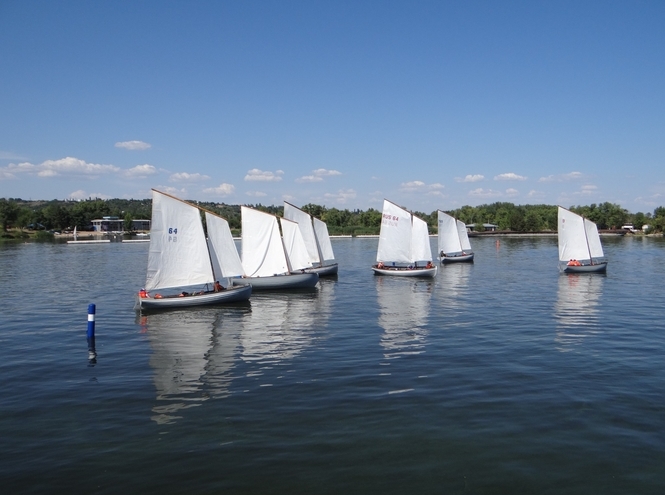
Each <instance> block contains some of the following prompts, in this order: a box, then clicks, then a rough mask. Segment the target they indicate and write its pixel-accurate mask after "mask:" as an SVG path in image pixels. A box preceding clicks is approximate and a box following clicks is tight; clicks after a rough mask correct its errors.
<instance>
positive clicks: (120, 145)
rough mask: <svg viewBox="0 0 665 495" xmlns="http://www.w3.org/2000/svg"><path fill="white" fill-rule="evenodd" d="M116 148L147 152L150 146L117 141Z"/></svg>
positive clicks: (144, 143) (137, 142)
mask: <svg viewBox="0 0 665 495" xmlns="http://www.w3.org/2000/svg"><path fill="white" fill-rule="evenodd" d="M115 147H116V148H123V149H126V150H132V151H133V150H147V149H148V148H151V147H152V145H150V144H148V143H146V142H143V141H118V142H117V143H115Z"/></svg>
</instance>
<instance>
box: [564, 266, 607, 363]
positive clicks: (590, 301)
mask: <svg viewBox="0 0 665 495" xmlns="http://www.w3.org/2000/svg"><path fill="white" fill-rule="evenodd" d="M604 283H605V276H604V275H598V274H595V275H594V274H585V273H579V274H567V275H561V276H560V277H559V289H558V294H557V301H556V305H555V308H554V317H555V318H556V320H557V335H556V341H557V342H558V343H560V344H562V345H563V346H565V347H568V346H571V345H575V344H579V343H581V341H582V340H583V339H584V338H586V337H589V336H591V335H594V334H597V333H599V313H600V299H601V296H602V294H603V284H604ZM562 350H566V349H562Z"/></svg>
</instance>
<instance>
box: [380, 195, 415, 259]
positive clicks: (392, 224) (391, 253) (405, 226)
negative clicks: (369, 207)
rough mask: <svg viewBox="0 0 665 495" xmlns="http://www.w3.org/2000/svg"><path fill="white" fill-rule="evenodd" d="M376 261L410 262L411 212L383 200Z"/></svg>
mask: <svg viewBox="0 0 665 495" xmlns="http://www.w3.org/2000/svg"><path fill="white" fill-rule="evenodd" d="M376 261H380V262H384V263H391V262H395V263H411V262H412V260H411V213H409V212H408V211H406V210H405V209H403V208H400V207H399V206H397V205H396V204H394V203H391V202H390V201H388V200H383V217H382V219H381V232H380V234H379V248H378V250H377V252H376Z"/></svg>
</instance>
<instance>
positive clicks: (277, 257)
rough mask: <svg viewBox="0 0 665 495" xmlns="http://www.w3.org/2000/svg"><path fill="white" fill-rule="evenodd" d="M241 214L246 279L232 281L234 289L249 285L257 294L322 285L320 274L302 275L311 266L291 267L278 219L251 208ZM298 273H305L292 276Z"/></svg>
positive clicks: (245, 208)
mask: <svg viewBox="0 0 665 495" xmlns="http://www.w3.org/2000/svg"><path fill="white" fill-rule="evenodd" d="M240 213H241V215H242V267H243V270H244V276H243V277H242V278H233V279H231V282H232V283H233V284H234V285H239V284H246V283H249V284H252V287H254V289H255V290H280V289H301V288H308V287H314V286H315V285H316V284H317V283H318V281H319V275H318V274H316V273H304V272H302V270H304V269H305V268H307V266H304V267H303V266H301V265H300V264H297V265H296V266H290V265H289V261H288V259H287V256H286V251H285V248H284V243H283V241H282V238H281V236H280V233H279V225H278V223H277V217H276V216H274V215H271V214H269V213H264V212H262V211H259V210H255V209H253V208H249V207H247V206H241V208H240ZM296 226H297V224H296ZM309 266H311V264H309ZM295 270H301V272H299V273H291V272H292V271H295Z"/></svg>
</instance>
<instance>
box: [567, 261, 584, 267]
mask: <svg viewBox="0 0 665 495" xmlns="http://www.w3.org/2000/svg"><path fill="white" fill-rule="evenodd" d="M568 266H582V263H580V262H579V261H577V260H570V261H569V262H568Z"/></svg>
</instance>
